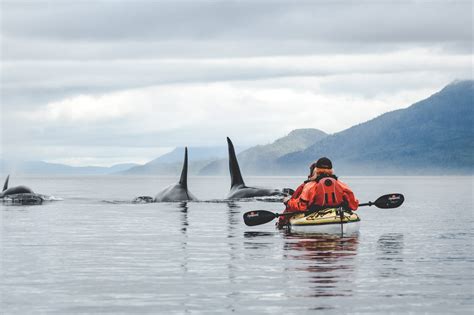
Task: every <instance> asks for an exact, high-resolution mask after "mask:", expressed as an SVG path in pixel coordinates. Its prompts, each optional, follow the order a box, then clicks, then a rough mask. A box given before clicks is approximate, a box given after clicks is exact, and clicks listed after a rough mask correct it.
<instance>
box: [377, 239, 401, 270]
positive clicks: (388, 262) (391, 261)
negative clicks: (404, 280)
mask: <svg viewBox="0 0 474 315" xmlns="http://www.w3.org/2000/svg"><path fill="white" fill-rule="evenodd" d="M403 246H404V243H403V234H400V233H387V234H383V235H381V236H380V237H379V239H378V241H377V260H379V261H381V263H380V264H378V265H377V266H379V267H378V271H379V275H380V276H381V277H399V276H402V275H401V274H400V268H401V263H402V262H403Z"/></svg>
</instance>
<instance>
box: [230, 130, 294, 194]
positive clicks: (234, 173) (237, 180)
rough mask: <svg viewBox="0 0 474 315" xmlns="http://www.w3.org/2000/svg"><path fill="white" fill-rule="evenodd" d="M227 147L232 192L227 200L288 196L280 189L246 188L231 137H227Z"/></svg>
mask: <svg viewBox="0 0 474 315" xmlns="http://www.w3.org/2000/svg"><path fill="white" fill-rule="evenodd" d="M227 146H228V148H229V171H230V179H231V184H230V191H229V194H228V195H227V199H240V198H252V197H265V196H286V194H285V193H283V192H282V191H280V190H278V189H267V188H255V187H247V186H245V183H244V180H243V178H242V173H241V172H240V168H239V162H237V156H236V155H235V149H234V145H233V144H232V141H231V140H230V138H229V137H227Z"/></svg>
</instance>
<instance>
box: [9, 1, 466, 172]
mask: <svg viewBox="0 0 474 315" xmlns="http://www.w3.org/2000/svg"><path fill="white" fill-rule="evenodd" d="M1 36H2V42H1V48H2V58H1V66H2V77H1V92H2V95H1V100H2V102H1V103H2V109H1V111H2V117H1V119H2V128H1V129H2V156H4V157H8V156H10V157H12V158H30V159H44V160H51V161H66V162H70V163H74V164H79V165H80V164H97V165H108V164H112V163H115V162H126V161H135V162H143V161H146V160H148V159H151V158H154V157H156V156H157V155H159V154H161V153H163V152H165V151H166V150H169V149H170V148H172V147H174V146H182V145H200V146H205V145H209V146H210V145H219V144H225V141H224V140H225V136H232V137H233V138H234V139H235V141H236V142H237V143H239V144H241V145H253V144H258V143H266V142H270V141H272V140H274V139H275V138H277V137H280V136H282V135H284V134H286V133H288V132H289V131H291V130H292V129H295V128H308V127H312V128H319V129H322V130H324V131H326V132H337V131H340V130H343V129H346V128H348V127H350V126H352V125H354V124H357V123H360V122H363V121H366V120H368V119H371V118H373V117H375V116H377V115H379V114H381V113H384V112H386V111H389V110H393V109H397V108H403V107H406V106H409V105H410V104H412V103H413V102H415V101H418V100H420V99H423V98H425V97H427V96H429V95H430V94H432V93H433V92H435V91H437V90H439V89H440V88H442V87H443V86H444V85H445V84H447V83H449V82H451V81H452V80H454V79H457V78H461V79H462V78H472V57H473V54H472V2H471V1H400V2H392V1H381V2H373V1H360V2H349V1H335V2H328V1H313V2H308V1H294V2H289V1H235V2H233V1H230V2H229V1H228V2H207V1H197V2H187V1H173V2H167V1H118V2H116V1H98V2H89V1H78V2H74V3H72V2H70V1H47V2H43V1H38V2H23V1H4V2H2V27H1ZM107 152H109V153H107Z"/></svg>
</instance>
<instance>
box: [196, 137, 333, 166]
mask: <svg viewBox="0 0 474 315" xmlns="http://www.w3.org/2000/svg"><path fill="white" fill-rule="evenodd" d="M326 136H327V134H326V133H325V132H323V131H321V130H318V129H296V130H293V131H292V132H290V133H289V134H288V135H287V136H285V137H282V138H280V139H277V140H276V141H275V142H273V143H271V144H266V145H257V146H255V147H251V148H249V149H247V150H245V151H243V152H241V153H240V154H238V155H237V158H238V160H239V165H240V168H241V170H242V172H243V173H244V174H259V175H264V174H266V175H273V174H274V173H275V171H277V168H278V167H279V165H278V164H277V163H276V161H277V159H278V158H279V157H281V156H284V155H286V154H288V153H291V152H297V151H300V150H303V149H305V148H307V147H308V146H310V145H312V144H313V143H315V142H317V141H319V140H321V139H323V138H325V137H326ZM225 156H226V158H225V159H221V160H218V161H214V162H212V163H210V164H209V165H207V166H205V167H204V168H203V169H202V170H201V171H200V172H199V174H200V175H212V174H226V173H228V172H229V170H228V169H229V167H228V160H227V153H226V155H225Z"/></svg>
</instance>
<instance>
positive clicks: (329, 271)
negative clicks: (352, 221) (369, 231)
mask: <svg viewBox="0 0 474 315" xmlns="http://www.w3.org/2000/svg"><path fill="white" fill-rule="evenodd" d="M358 245H359V236H358V235H357V234H356V235H353V236H351V237H339V236H332V235H323V234H320V235H304V236H298V235H291V234H288V235H286V237H285V243H284V249H285V254H284V257H285V259H289V260H299V261H302V262H304V264H303V267H299V270H301V271H304V272H305V275H304V276H305V277H306V278H307V279H308V282H309V283H310V290H311V292H310V294H309V296H312V297H328V296H348V295H352V288H351V282H352V281H353V279H354V276H353V272H354V266H355V265H356V264H355V262H354V260H355V257H356V255H357V247H358Z"/></svg>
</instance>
